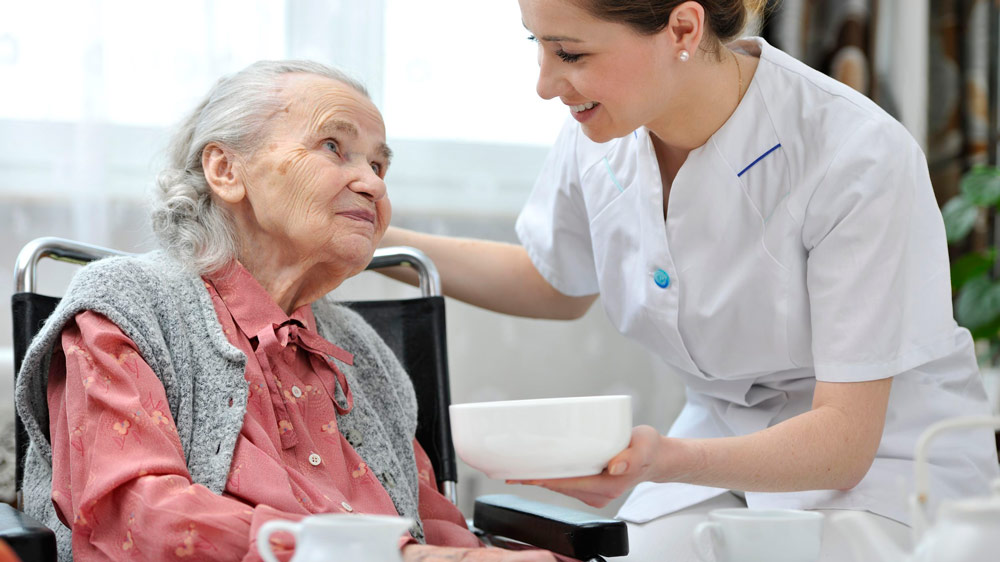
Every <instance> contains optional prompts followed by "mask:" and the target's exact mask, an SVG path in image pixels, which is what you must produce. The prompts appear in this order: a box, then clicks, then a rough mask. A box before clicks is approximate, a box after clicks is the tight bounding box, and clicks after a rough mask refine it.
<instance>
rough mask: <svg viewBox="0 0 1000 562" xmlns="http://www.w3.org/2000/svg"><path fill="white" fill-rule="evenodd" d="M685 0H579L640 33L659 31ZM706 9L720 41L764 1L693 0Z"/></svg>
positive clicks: (737, 31) (595, 13) (731, 35)
mask: <svg viewBox="0 0 1000 562" xmlns="http://www.w3.org/2000/svg"><path fill="white" fill-rule="evenodd" d="M685 1H686V0H582V1H581V6H582V7H583V9H585V10H587V11H588V12H590V14H591V15H592V16H594V17H596V18H598V19H602V20H604V21H610V22H614V23H621V24H625V25H627V26H629V27H631V28H632V29H634V30H635V31H636V32H637V33H640V34H642V35H653V34H656V33H659V32H660V31H661V30H662V29H663V28H664V27H666V26H667V23H668V22H669V20H670V13H671V12H672V11H673V10H674V8H676V7H677V6H678V5H680V4H683V3H684V2H685ZM694 1H696V2H698V3H699V4H701V5H702V7H703V8H704V9H705V23H706V24H707V27H708V29H709V31H711V35H712V36H714V37H715V38H716V39H718V40H719V41H720V42H722V43H727V42H729V41H730V40H732V39H735V38H736V37H737V36H738V35H739V34H740V32H742V31H743V28H744V27H746V24H747V21H748V20H749V18H750V14H753V13H762V12H763V11H764V8H765V7H766V5H767V0H694Z"/></svg>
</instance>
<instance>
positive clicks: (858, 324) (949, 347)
mask: <svg viewBox="0 0 1000 562" xmlns="http://www.w3.org/2000/svg"><path fill="white" fill-rule="evenodd" d="M802 236H803V244H804V246H805V249H806V250H807V251H808V261H807V266H806V283H807V288H808V291H809V304H810V314H811V327H812V352H813V360H814V364H815V369H816V379H817V380H820V381H827V382H858V381H868V380H877V379H882V378H886V377H891V376H894V375H897V374H899V373H902V372H904V371H907V370H909V369H912V368H914V367H916V366H918V365H921V364H923V363H926V362H929V361H932V360H934V359H937V358H940V357H943V356H944V355H947V354H948V353H950V352H951V351H953V346H954V341H955V338H954V331H955V328H956V326H955V322H954V319H953V316H952V309H951V284H950V278H949V262H948V249H947V245H946V242H945V234H944V224H943V221H942V219H941V213H940V210H939V208H938V206H937V202H936V200H935V198H934V192H933V189H932V188H931V183H930V177H929V175H928V171H927V162H926V160H925V158H924V155H923V152H922V151H921V150H920V148H919V146H918V145H917V143H916V142H915V141H914V140H913V138H912V137H911V136H910V135H909V133H907V132H906V130H905V129H904V128H903V127H902V126H901V125H899V124H898V123H896V122H895V121H890V120H888V119H872V120H870V121H869V122H867V123H865V124H863V125H862V126H860V127H859V128H858V129H857V130H855V131H854V133H853V134H852V135H851V136H850V137H849V138H846V139H844V142H843V144H842V145H841V148H840V149H839V152H838V153H837V154H836V155H835V156H834V157H833V160H832V163H831V165H830V168H829V170H828V171H827V173H826V175H825V176H824V179H823V180H822V182H821V183H820V184H819V186H818V187H817V188H816V191H815V192H814V193H813V195H812V198H811V199H810V201H809V204H808V206H807V208H806V212H805V215H804V222H803V230H802Z"/></svg>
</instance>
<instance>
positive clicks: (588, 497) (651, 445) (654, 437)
mask: <svg viewBox="0 0 1000 562" xmlns="http://www.w3.org/2000/svg"><path fill="white" fill-rule="evenodd" d="M673 441H674V440H672V439H669V438H665V437H663V436H661V435H660V433H659V432H658V431H656V429H655V428H653V427H650V426H648V425H640V426H638V427H634V428H632V441H631V442H630V443H629V446H628V448H626V449H625V450H624V451H622V452H620V453H618V454H617V455H615V456H614V457H613V458H612V459H611V460H610V461H609V462H608V466H607V467H606V468H605V469H604V471H602V472H601V473H600V474H597V475H594V476H581V477H578V478H557V479H552V480H508V481H507V483H508V484H531V485H535V486H541V487H543V488H547V489H549V490H552V491H554V492H559V493H560V494H565V495H567V496H571V497H574V498H576V499H578V500H580V501H582V502H583V503H585V504H587V505H589V506H591V507H604V506H606V505H608V503H609V502H611V500H613V499H615V498H617V497H618V496H620V495H622V494H623V493H624V492H625V491H627V490H630V489H632V487H634V486H635V485H636V484H638V483H639V482H645V481H647V480H654V479H659V478H657V476H661V475H659V474H658V473H659V470H658V467H657V466H656V461H657V459H658V458H662V457H663V455H664V454H665V453H667V454H669V453H668V451H665V450H663V449H664V448H669V447H671V446H672V445H674V443H673Z"/></svg>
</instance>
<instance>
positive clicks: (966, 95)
mask: <svg viewBox="0 0 1000 562" xmlns="http://www.w3.org/2000/svg"><path fill="white" fill-rule="evenodd" d="M992 1H993V0H981V1H978V2H976V1H972V0H934V1H931V2H924V1H919V0H830V1H825V0H824V1H820V0H781V2H778V3H775V5H774V7H773V9H772V11H771V13H770V14H769V15H768V16H767V17H765V18H764V19H763V20H761V21H758V22H757V31H756V32H760V33H761V34H763V35H764V36H765V37H767V38H768V39H769V40H770V41H771V42H772V43H773V44H775V45H777V46H779V47H781V48H783V49H785V50H787V51H789V52H790V53H792V54H793V55H795V56H797V57H799V58H801V59H802V60H805V61H807V62H808V63H809V64H811V65H813V66H814V67H816V68H819V69H821V70H823V71H824V72H828V73H830V74H832V75H834V76H837V77H838V79H841V80H842V81H844V82H847V83H849V84H851V85H852V86H854V87H856V88H857V89H859V90H861V91H863V92H865V93H866V94H868V95H871V96H872V97H873V98H874V99H876V100H877V101H879V103H881V104H883V106H884V107H886V108H887V109H888V110H889V111H890V112H891V113H893V114H894V115H895V116H896V117H897V118H899V119H900V120H901V121H903V123H904V124H905V125H906V126H907V127H908V128H909V129H910V131H911V132H912V133H913V134H914V136H915V137H917V138H918V140H920V142H921V143H923V144H924V146H925V147H927V148H928V149H929V151H930V155H931V165H932V168H933V169H934V170H935V174H936V175H935V181H936V182H937V181H940V185H941V187H940V190H945V191H944V192H945V193H953V192H954V191H951V192H948V191H947V190H954V189H955V187H954V185H955V183H954V182H956V181H957V177H958V174H960V173H961V171H962V170H963V169H964V168H965V167H967V166H968V164H969V162H971V161H974V160H975V159H977V158H984V157H985V156H982V155H981V154H980V153H982V154H985V151H986V146H987V145H988V142H987V139H988V136H989V135H988V130H989V127H988V122H987V121H988V119H987V116H988V111H987V106H988V103H987V101H986V97H985V94H984V92H985V91H986V83H987V80H988V73H987V68H986V61H987V59H988V57H987V56H986V54H985V49H986V42H985V41H986V39H985V38H986V35H987V28H988V26H986V22H987V20H988V18H987V17H985V14H986V13H987V12H986V11H985V10H986V7H987V5H988V4H990V3H991V2H992ZM526 36H527V32H526V31H525V30H524V28H523V27H522V25H521V21H520V14H519V12H518V7H517V3H516V2H514V1H513V0H503V1H500V0H495V1H491V2H468V1H463V0H428V1H425V2H413V1H409V0H366V1H365V2H357V1H354V2H346V1H342V0H175V1H173V2H150V1H143V0H131V1H126V0H74V1H70V0H66V1H61V2H43V1H40V2H31V3H28V2H17V1H15V0H3V1H0V85H2V87H0V147H2V149H0V294H3V295H9V294H11V292H12V290H13V287H12V272H13V264H14V259H15V257H16V254H17V251H18V250H19V249H20V247H21V246H22V245H23V244H24V243H26V242H27V241H29V240H31V239H33V238H36V237H39V236H62V237H68V238H73V239H78V240H82V241H86V242H90V243H94V244H99V245H105V246H111V247H115V248H119V249H123V250H127V251H136V252H138V251H143V250H147V249H150V248H152V245H153V244H152V240H151V237H150V232H149V228H148V224H147V222H148V221H147V218H146V210H145V197H146V194H147V193H148V190H149V188H150V187H151V186H152V185H153V181H154V178H155V175H156V172H157V170H158V169H159V167H160V164H159V162H160V161H161V155H162V151H163V149H164V147H165V145H166V142H167V139H168V136H169V133H170V130H171V127H172V126H173V124H174V123H175V122H177V121H178V120H179V119H180V118H181V116H182V115H183V114H184V113H185V112H186V111H187V110H188V109H189V108H190V107H192V106H193V105H194V104H195V103H196V102H197V100H198V98H199V97H200V96H201V95H202V94H203V93H204V92H205V91H206V90H207V89H208V88H209V87H210V86H211V84H212V83H213V82H214V81H215V80H216V79H217V78H218V77H219V76H220V75H222V74H225V73H228V72H233V71H236V70H239V69H240V68H242V67H244V66H246V65H247V64H249V63H251V62H253V61H255V60H258V59H275V58H311V59H315V60H318V61H321V62H324V63H327V64H332V65H336V66H339V67H341V68H343V69H345V70H347V71H348V72H350V73H351V74H353V75H354V76H356V77H357V78H359V79H361V80H362V81H363V82H365V83H366V84H367V85H368V86H369V88H370V90H371V92H372V95H373V98H374V99H375V101H376V103H377V104H378V105H379V107H380V108H381V109H382V111H383V113H384V117H385V120H386V124H387V130H388V136H389V144H390V146H392V148H393V150H394V151H395V153H396V156H397V157H396V159H395V160H394V163H393V167H392V170H391V171H390V173H389V176H388V185H389V193H390V197H391V198H392V200H393V207H394V216H393V222H394V224H397V225H400V226H404V227H410V228H415V229H419V230H424V231H428V232H434V233H440V234H449V235H458V236H474V237H482V238H490V239H496V240H504V241H510V242H514V241H516V238H515V236H514V232H513V224H514V219H515V218H516V215H517V212H518V210H519V208H520V205H521V203H522V202H523V201H524V200H525V198H526V197H527V194H528V193H529V191H530V189H531V186H532V184H533V181H534V176H535V174H536V173H537V171H538V169H539V168H540V166H541V163H542V160H543V159H544V157H545V154H546V146H547V145H549V144H550V143H551V142H552V141H553V140H554V139H555V136H556V134H557V132H558V129H559V127H560V125H561V123H562V122H563V119H564V118H565V113H564V108H563V107H562V105H561V104H559V103H558V102H544V101H542V100H540V99H539V98H538V97H537V96H536V95H535V93H534V82H535V73H536V71H537V66H536V63H535V47H534V45H533V44H532V43H530V42H529V41H526V40H525V39H526ZM994 79H995V78H994ZM929 84H932V85H933V87H931V88H929V87H928V85H929ZM977 88H978V89H977ZM994 127H995V124H994ZM993 142H994V143H995V139H994V141H993ZM949 182H951V183H949ZM936 189H938V186H937V185H936ZM43 268H45V269H43V270H42V271H41V276H42V277H43V279H44V282H43V284H42V292H48V293H50V294H60V293H61V291H62V289H63V287H64V286H65V283H66V282H67V280H68V279H69V277H70V276H71V275H72V271H73V270H72V268H70V267H68V266H61V265H58V264H56V265H52V264H48V265H45V266H43ZM365 275H366V276H367V277H366V278H365V279H364V280H360V279H359V280H353V281H351V282H349V283H347V284H346V285H345V286H344V287H342V288H341V289H338V292H339V293H340V294H342V295H343V296H344V298H367V297H373V298H374V297H380V296H386V297H394V296H403V295H411V294H415V290H414V289H412V288H410V287H407V286H403V285H400V284H398V283H395V282H393V281H389V280H387V279H385V278H382V277H381V276H378V275H374V274H365ZM448 306H449V309H448V329H449V355H450V360H451V371H452V377H453V380H452V398H453V401H454V402H468V401H480V400H494V399H515V398H530V397H549V396H565V395H588V394H610V393H624V394H630V395H631V396H632V397H633V399H634V409H635V421H636V422H637V423H648V424H652V425H655V426H657V427H659V428H660V429H661V430H664V431H665V430H666V429H667V428H668V427H669V425H670V423H671V421H672V420H673V418H674V416H675V415H676V413H677V412H678V411H679V409H680V406H681V405H682V403H683V400H684V396H683V392H684V391H683V388H682V387H681V386H680V384H679V383H678V382H677V381H676V380H674V379H672V378H670V377H669V376H667V375H665V374H664V373H662V372H661V371H662V369H661V367H660V365H659V364H658V362H657V360H655V359H654V358H652V357H651V356H650V355H649V354H647V353H646V352H645V351H643V350H642V349H640V348H639V347H638V346H636V345H634V344H632V343H630V342H628V341H626V340H624V339H623V338H621V337H620V336H619V335H618V334H617V333H616V332H615V331H614V330H613V329H612V328H611V326H610V325H609V323H608V322H607V320H606V318H605V316H604V312H603V310H602V309H601V307H600V305H597V306H595V307H594V308H593V309H592V310H591V312H590V313H589V314H587V316H586V317H584V318H583V319H581V320H578V321H575V322H569V323H559V322H550V321H537V320H525V319H516V318H511V317H506V316H501V315H497V314H492V313H488V312H484V311H481V310H477V309H473V308H471V307H468V306H466V305H464V304H462V303H458V302H455V301H450V302H449V304H448ZM10 326H11V322H10V311H9V307H8V306H6V305H4V306H2V307H0V437H2V438H7V439H9V437H10V434H11V432H10V431H9V430H8V429H6V428H8V427H9V423H10V419H11V417H12V413H11V408H10V403H11V400H10V395H11V388H12V378H13V374H12V373H11V371H12V357H11V351H10V345H11V335H10ZM10 474H11V467H10V457H9V453H8V452H6V450H5V449H4V448H3V447H0V498H5V497H9V496H10V494H11V491H12V490H11V488H10V482H11V476H10ZM507 488H508V487H507V486H505V485H503V484H502V483H498V482H493V481H489V480H487V479H485V477H483V476H482V475H480V474H478V473H476V472H474V471H472V470H471V469H468V468H467V467H464V466H461V467H460V485H459V492H460V496H461V497H462V498H463V501H462V505H461V507H462V508H463V510H464V511H465V512H466V514H467V515H471V509H470V507H471V499H472V498H473V497H474V496H475V495H477V494H480V493H493V492H498V491H507V490H506V489H507ZM514 491H515V492H517V493H521V494H522V495H527V496H530V497H536V498H543V499H546V500H548V501H555V502H557V503H562V504H564V505H574V502H573V501H572V500H566V499H563V498H559V497H556V496H554V495H553V494H549V493H548V492H545V491H543V490H535V489H523V488H521V489H517V490H514ZM619 503H620V502H615V503H614V504H612V505H611V506H609V507H608V508H606V509H604V510H602V512H603V513H605V514H609V515H610V514H613V513H614V511H615V509H616V507H617V505H619ZM576 505H577V506H579V505H581V504H576Z"/></svg>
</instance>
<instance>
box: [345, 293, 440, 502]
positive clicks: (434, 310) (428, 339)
mask: <svg viewBox="0 0 1000 562" xmlns="http://www.w3.org/2000/svg"><path fill="white" fill-rule="evenodd" d="M343 304H344V305H346V306H348V307H350V308H351V309H352V310H354V311H355V312H357V313H358V314H360V315H361V316H362V317H363V318H364V319H365V320H367V321H368V323H369V324H371V325H372V327H373V328H375V331H376V332H378V333H379V335H380V336H382V339H383V340H385V342H386V343H387V344H388V345H389V348H390V349H392V351H393V352H394V353H395V354H396V357H397V358H398V359H399V362H400V363H401V364H402V365H403V368H404V369H406V372H407V373H409V374H410V379H411V380H412V381H413V389H414V390H415V391H416V393H417V408H418V414H417V441H419V442H420V445H421V446H422V447H423V448H424V450H425V451H427V455H428V456H429V457H430V459H431V464H433V465H434V472H435V474H436V476H437V481H438V483H441V482H444V481H451V482H456V481H457V480H458V469H457V467H456V463H455V447H454V446H453V445H452V443H451V425H450V423H449V421H448V406H449V405H450V404H451V391H450V388H449V384H448V348H447V340H446V334H445V319H444V297H421V298H416V299H405V300H377V301H359V302H345V303H343Z"/></svg>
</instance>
